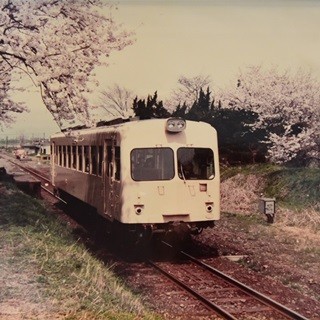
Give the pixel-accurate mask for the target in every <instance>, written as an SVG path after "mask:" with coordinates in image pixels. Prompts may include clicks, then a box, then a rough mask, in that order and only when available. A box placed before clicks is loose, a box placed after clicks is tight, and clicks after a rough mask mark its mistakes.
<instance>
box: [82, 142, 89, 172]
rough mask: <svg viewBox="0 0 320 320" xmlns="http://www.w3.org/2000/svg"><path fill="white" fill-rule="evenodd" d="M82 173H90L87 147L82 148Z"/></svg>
mask: <svg viewBox="0 0 320 320" xmlns="http://www.w3.org/2000/svg"><path fill="white" fill-rule="evenodd" d="M83 148H84V172H87V173H89V172H90V148H89V146H84V147H83Z"/></svg>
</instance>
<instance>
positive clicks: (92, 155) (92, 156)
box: [91, 146, 97, 174]
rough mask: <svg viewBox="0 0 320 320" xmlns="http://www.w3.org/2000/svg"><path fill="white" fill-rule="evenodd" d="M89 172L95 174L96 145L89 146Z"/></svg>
mask: <svg viewBox="0 0 320 320" xmlns="http://www.w3.org/2000/svg"><path fill="white" fill-rule="evenodd" d="M91 173H92V174H97V147H96V146H91Z"/></svg>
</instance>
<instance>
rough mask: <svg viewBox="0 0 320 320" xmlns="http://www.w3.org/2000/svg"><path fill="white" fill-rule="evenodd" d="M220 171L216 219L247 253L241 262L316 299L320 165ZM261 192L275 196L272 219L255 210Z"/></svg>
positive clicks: (258, 167) (317, 297) (319, 239)
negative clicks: (246, 257) (219, 192)
mask: <svg viewBox="0 0 320 320" xmlns="http://www.w3.org/2000/svg"><path fill="white" fill-rule="evenodd" d="M221 176H222V179H221V180H222V183H221V191H222V192H221V194H222V212H223V213H222V215H221V221H220V223H223V224H224V225H225V226H226V227H227V228H228V230H229V231H230V232H231V233H233V234H237V241H238V242H240V243H241V244H243V245H244V246H245V248H246V249H244V250H245V252H251V257H250V259H249V260H248V261H243V263H244V264H246V265H247V266H248V267H250V268H252V269H254V270H258V271H260V272H263V273H265V274H267V275H270V276H272V277H275V275H276V274H277V277H278V278H279V280H281V281H282V282H283V283H284V284H286V285H289V286H291V287H293V288H295V289H298V290H299V291H301V292H303V293H304V294H306V295H308V296H310V297H314V298H315V299H316V300H317V299H319V291H318V289H317V285H316V283H317V281H318V280H319V279H318V276H317V275H318V271H317V270H319V265H320V264H319V261H320V169H309V168H285V167H278V166H273V165H251V166H243V167H233V168H223V169H222V174H221ZM261 194H262V195H263V196H264V197H274V198H276V214H275V220H274V223H273V224H269V223H267V219H266V217H265V216H264V215H263V214H260V213H259V211H258V200H259V198H260V196H261ZM240 237H241V238H240ZM266 266H268V268H266ZM275 270H277V271H275ZM297 279H298V280H297Z"/></svg>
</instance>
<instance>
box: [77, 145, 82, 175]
mask: <svg viewBox="0 0 320 320" xmlns="http://www.w3.org/2000/svg"><path fill="white" fill-rule="evenodd" d="M78 170H79V171H83V155H82V146H78Z"/></svg>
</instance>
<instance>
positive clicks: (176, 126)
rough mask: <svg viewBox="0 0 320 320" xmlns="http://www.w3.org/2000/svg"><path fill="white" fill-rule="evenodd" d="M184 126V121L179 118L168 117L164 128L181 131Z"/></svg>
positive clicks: (170, 130) (174, 131)
mask: <svg viewBox="0 0 320 320" xmlns="http://www.w3.org/2000/svg"><path fill="white" fill-rule="evenodd" d="M185 128H186V121H185V120H184V119H181V118H170V119H168V120H167V123H166V130H167V131H168V132H173V133H176V132H181V131H183V130H184V129H185Z"/></svg>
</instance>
